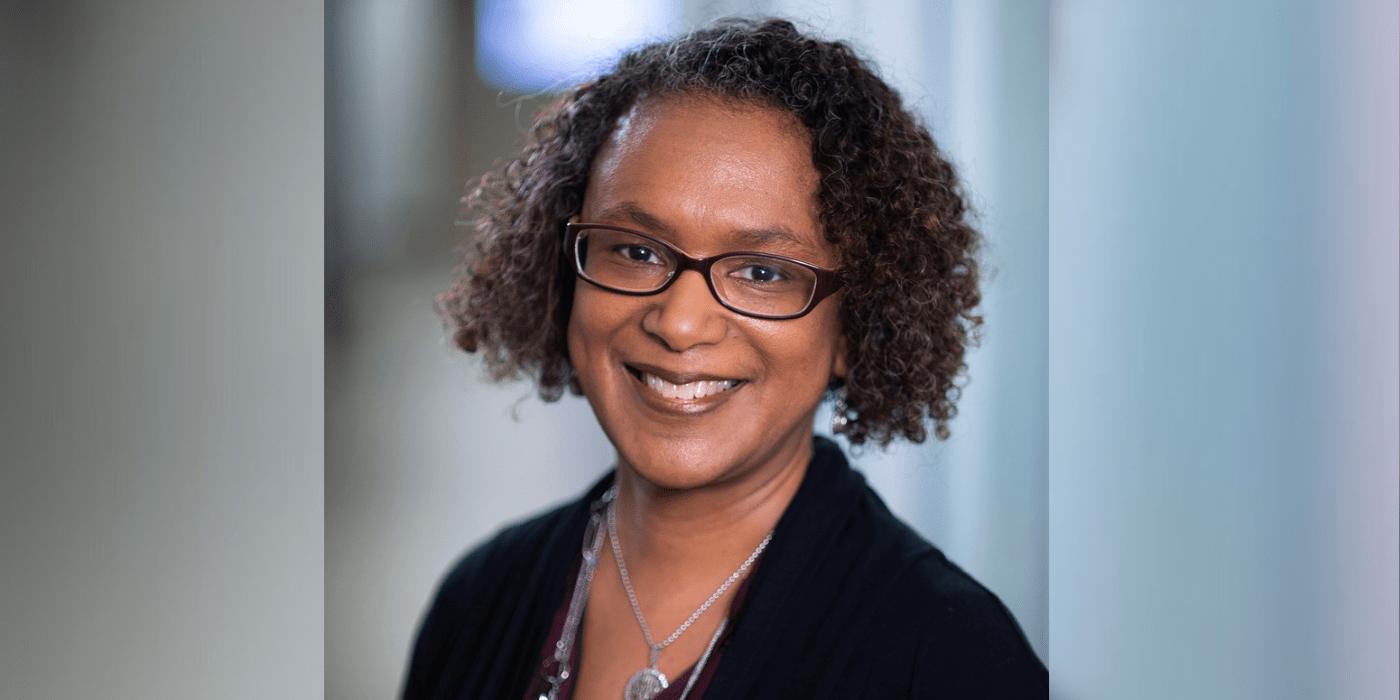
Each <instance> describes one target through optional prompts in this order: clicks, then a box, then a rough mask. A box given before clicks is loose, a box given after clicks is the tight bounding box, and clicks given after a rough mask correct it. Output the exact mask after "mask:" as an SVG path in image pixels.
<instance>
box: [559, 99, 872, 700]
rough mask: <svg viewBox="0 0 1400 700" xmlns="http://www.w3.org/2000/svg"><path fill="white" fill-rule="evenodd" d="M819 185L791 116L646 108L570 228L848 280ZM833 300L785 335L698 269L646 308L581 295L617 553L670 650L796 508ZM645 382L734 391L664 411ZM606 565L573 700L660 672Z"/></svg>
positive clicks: (762, 109)
mask: <svg viewBox="0 0 1400 700" xmlns="http://www.w3.org/2000/svg"><path fill="white" fill-rule="evenodd" d="M817 185H818V175H817V172H816V170H815V168H814V167H813V165H812V158H811V151H810V146H809V145H808V140H807V137H806V134H805V132H804V130H803V129H802V127H801V125H800V124H799V123H797V121H796V120H795V118H794V117H792V116H791V115H790V114H787V113H786V112H783V111H780V110H776V109H773V108H771V107H767V106H755V105H747V104H742V103H735V102H732V101H725V100H718V99H714V98H704V97H695V96H671V97H666V98H661V99H650V100H644V101H642V102H640V103H639V104H638V105H636V106H635V107H634V108H633V109H632V110H631V111H630V112H629V113H628V114H627V115H625V116H624V117H623V119H622V120H620V122H619V126H618V128H617V129H616V130H615V132H614V133H613V135H612V138H611V140H610V141H609V142H608V143H607V144H605V145H604V147H603V148H602V149H601V150H600V152H599V154H598V156H597V158H596V159H595V162H594V166H593V171H592V173H591V174H590V178H589V185H588V189H587V192H586V194H585V198H584V204H583V209H582V211H581V212H580V213H579V216H578V217H577V219H576V220H577V221H582V222H587V223H599V224H610V225H616V226H623V227H627V228H631V229H635V230H639V231H644V232H646V233H649V234H652V235H654V236H657V237H659V238H663V239H665V240H666V241H668V242H670V243H671V244H672V245H674V246H676V247H678V248H680V249H681V250H683V251H685V252H687V253H689V254H690V255H692V256H708V255H714V254H717V253H723V252H728V251H733V250H757V251H763V252H771V253H776V254H779V255H784V256H787V257H791V258H795V259H798V260H803V261H806V262H809V263H812V264H815V265H819V266H821V267H825V268H836V267H838V266H839V259H838V255H837V252H836V250H835V249H834V247H833V246H831V245H830V244H829V243H828V242H827V241H826V240H825V238H824V236H823V235H822V229H821V224H820V220H819V217H818V210H817V200H816V193H817ZM839 298H840V295H839V294H837V295H834V296H832V297H829V298H827V299H825V300H823V301H822V302H821V303H820V304H818V306H817V307H816V308H815V309H814V310H813V311H812V312H811V313H809V314H808V315H806V316H803V317H802V318H798V319H790V320H783V321H773V320H760V319H754V318H749V317H746V316H743V315H740V314H737V313H735V312H732V311H729V310H727V309H725V308H724V307H723V306H721V305H720V304H719V302H717V301H716V300H715V299H714V297H713V296H712V295H711V294H710V291H709V288H708V287H707V286H706V283H705V280H704V279H703V278H702V277H701V276H700V275H699V274H698V273H696V272H694V271H687V272H685V273H682V274H681V275H680V277H679V278H678V279H677V280H676V281H675V282H674V283H673V284H672V285H671V286H670V287H669V288H668V289H667V290H666V291H664V292H662V293H660V294H656V295H652V296H640V297H638V296H625V295H621V294H615V293H612V292H609V291H606V290H603V289H599V288H597V287H594V286H593V285H590V284H588V283H586V282H583V281H581V280H580V281H577V283H576V288H575V297H574V304H573V309H572V312H571V317H570V321H569V354H570V358H571V359H572V361H573V364H574V367H575V368H576V370H577V372H578V378H579V383H580V385H581V386H582V388H583V391H584V394H585V395H586V396H587V397H588V400H589V402H590V404H591V405H592V407H593V410H594V413H595V414H596V415H597V417H598V420H599V422H600V423H601V424H602V427H603V430H604V432H605V433H607V435H608V437H609V438H610V439H611V440H612V443H613V445H614V446H615V447H616V448H617V454H618V472H617V482H618V491H619V493H618V502H617V522H618V537H619V541H620V544H621V546H622V550H623V554H624V557H625V560H626V563H627V567H628V571H629V574H630V577H631V580H632V584H633V587H634V589H635V591H636V593H637V597H638V600H639V602H640V605H641V607H642V612H643V614H644V615H645V616H646V620H647V624H648V626H649V627H650V628H651V630H652V633H653V638H654V639H656V640H657V641H658V642H659V641H662V640H664V639H665V638H666V637H667V636H669V635H670V634H671V632H672V631H673V630H675V629H676V628H677V627H678V626H679V625H680V624H681V623H682V622H683V621H684V620H685V619H686V618H687V617H689V616H690V614H691V613H692V612H693V611H694V610H695V609H696V607H698V606H699V605H700V604H701V603H702V602H704V601H705V600H706V599H707V598H708V597H709V596H710V594H711V593H713V592H714V590H715V589H716V588H718V587H719V585H720V583H722V582H723V581H724V580H725V579H726V578H728V576H729V575H730V574H731V573H733V572H734V570H735V569H737V568H738V566H739V564H741V563H742V562H743V561H744V559H745V558H747V557H748V555H749V553H750V552H752V551H753V549H754V547H756V546H757V545H758V543H759V542H760V541H761V540H762V539H763V537H764V536H765V535H767V534H768V532H769V531H771V530H772V528H773V527H774V525H776V524H777V521H778V518H779V517H780V516H781V515H782V513H783V511H784V510H785V509H786V508H787V505H788V503H789V502H790V501H791V500H792V497H793V495H794V494H795V493H796V492H797V488H798V486H799V485H800V484H801V481H802V477H803V475H804V474H805V472H806V468H807V463H808V461H809V460H810V458H811V443H812V417H813V414H814V413H815V411H816V408H817V405H818V403H819V402H820V400H821V397H822V394H823V392H824V390H825V389H826V387H827V386H828V384H829V382H830V381H831V379H832V378H833V377H840V376H844V374H845V371H846V365H845V348H844V346H843V343H842V340H841V333H840V324H839V320H838V317H837V310H838V305H839ZM645 373H649V374H654V375H656V376H658V377H661V378H663V379H666V380H668V381H670V382H672V383H675V384H682V383H685V382H689V381H693V380H736V381H737V384H736V385H735V386H734V387H733V388H731V389H728V390H727V391H723V392H720V393H718V394H714V395H711V396H708V397H703V398H699V399H690V400H681V399H667V398H665V397H663V396H662V395H661V394H659V393H657V392H656V391H654V390H653V389H651V388H649V387H648V386H647V384H646V382H645V381H644V374H645ZM639 375H643V376H639ZM603 549H604V556H603V561H602V562H601V563H600V564H599V567H598V569H597V574H596V577H595V579H594V583H593V587H592V591H591V592H590V595H589V600H588V606H587V608H586V611H585V615H584V623H583V624H584V626H583V640H582V648H581V650H580V669H579V675H578V677H577V682H578V685H577V686H576V689H575V693H576V697H578V698H582V699H584V700H588V699H591V698H606V699H607V700H617V698H619V697H621V693H622V689H623V686H624V684H625V683H626V681H627V679H628V678H629V677H631V675H632V674H633V673H634V672H636V671H637V670H639V669H641V668H643V667H644V666H646V664H647V660H648V647H647V645H646V642H645V641H644V639H643V637H642V634H641V629H640V627H639V626H638V624H637V621H636V618H635V616H634V615H633V613H632V610H631V607H630V605H629V603H628V601H627V598H626V594H625V592H624V589H623V586H622V581H621V577H620V576H619V575H618V572H617V567H616V564H615V563H614V561H613V560H612V553H611V551H610V548H609V547H606V546H605V547H604V548H603ZM736 587H737V586H736ZM733 593H734V589H731V590H730V591H729V592H727V593H726V594H725V595H724V596H723V597H722V598H720V599H719V600H718V601H716V602H715V604H714V605H713V607H712V608H711V609H710V611H708V612H706V613H705V614H704V615H702V616H701V617H700V618H699V620H697V621H696V622H695V623H694V624H693V625H692V626H691V627H690V629H688V630H687V631H686V632H685V633H684V634H682V635H681V636H680V637H679V638H678V639H677V640H676V641H675V642H674V643H673V644H671V645H670V646H668V647H667V648H666V649H665V650H664V651H663V652H662V654H661V662H660V667H661V670H662V671H663V672H664V673H665V674H666V675H667V676H668V677H669V678H672V679H674V678H676V677H677V676H678V675H679V674H680V673H682V672H684V671H685V669H687V668H689V667H690V666H691V665H692V664H693V663H695V661H696V660H697V659H699V657H700V655H701V654H702V653H703V652H704V648H705V646H706V645H707V644H708V642H709V639H710V636H711V635H712V634H713V633H714V631H715V629H716V628H717V626H718V625H719V622H720V620H721V619H722V617H723V616H724V611H726V610H727V609H728V605H729V601H730V600H731V599H732V597H733Z"/></svg>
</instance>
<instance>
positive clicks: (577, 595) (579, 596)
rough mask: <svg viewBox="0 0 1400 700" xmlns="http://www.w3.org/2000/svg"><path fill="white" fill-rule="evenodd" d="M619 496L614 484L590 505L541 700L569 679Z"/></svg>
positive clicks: (552, 695)
mask: <svg viewBox="0 0 1400 700" xmlns="http://www.w3.org/2000/svg"><path fill="white" fill-rule="evenodd" d="M616 496H617V487H616V486H614V487H612V488H610V489H608V491H607V493H604V494H603V497H602V498H599V499H598V500H596V501H594V502H593V504H592V506H591V507H590V508H589V510H590V513H589V517H588V528H587V529H586V530H584V533H583V564H582V565H580V566H579V569H578V578H577V579H576V580H575V581H574V594H573V597H571V598H569V611H568V612H567V613H565V615H564V628H563V629H562V630H561V631H560V633H559V641H557V642H555V643H554V672H553V673H549V672H548V671H546V672H545V673H544V679H545V681H546V682H548V683H549V689H548V690H546V691H545V692H543V693H540V697H539V700H555V699H556V698H557V697H558V696H559V688H560V687H561V686H563V685H564V681H566V680H568V679H569V656H570V655H571V654H572V653H573V647H574V637H575V636H577V632H578V625H579V623H580V622H582V620H583V608H584V605H585V604H586V603H587V602H588V591H589V589H590V588H592V587H593V572H594V571H595V570H596V569H597V568H598V559H599V555H600V554H602V553H603V528H602V524H603V522H602V521H603V509H604V508H606V507H607V505H608V504H609V503H611V502H612V500H613V498H615V497H616Z"/></svg>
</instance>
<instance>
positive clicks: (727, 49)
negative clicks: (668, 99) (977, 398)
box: [438, 19, 982, 446]
mask: <svg viewBox="0 0 1400 700" xmlns="http://www.w3.org/2000/svg"><path fill="white" fill-rule="evenodd" d="M676 93H681V94H699V95H709V96H713V97H718V98H727V99H732V100H737V101H742V102H746V103H757V104H761V105H765V106H771V107H776V108H779V109H783V110H786V111H788V112H790V113H792V114H793V115H795V116H796V117H797V118H798V120H799V121H800V122H801V123H802V124H803V125H804V126H805V127H806V130H807V131H808V133H809V134H810V137H811V145H812V159H813V165H814V166H815V168H816V171H817V173H818V175H819V177H820V185H819V189H818V195H817V197H818V210H819V212H820V221H821V224H822V227H823V231H824V233H825V236H826V238H827V239H828V240H829V241H830V242H831V243H832V244H834V245H835V246H836V249H837V250H838V251H839V256H840V260H841V261H842V270H841V272H842V279H843V280H844V282H845V286H844V292H845V293H844V294H843V295H841V297H840V299H841V302H840V303H841V309H840V313H839V318H840V323H841V328H842V332H843V334H844V335H845V340H846V348H847V358H846V359H847V365H848V370H847V374H846V377H845V378H844V380H836V381H835V382H834V383H833V385H832V386H831V387H830V389H829V391H828V396H829V397H830V396H831V395H832V394H833V393H834V392H836V391H838V390H840V389H844V401H845V405H846V407H847V411H848V415H849V421H848V423H847V425H846V428H845V431H844V432H845V434H846V436H847V438H848V439H849V440H850V441H851V443H853V444H861V443H863V442H865V441H866V440H875V441H878V442H879V444H880V445H882V446H884V445H888V444H889V442H890V441H891V440H892V439H894V438H897V437H903V438H905V439H908V440H910V441H912V442H916V443H917V442H923V441H924V439H925V438H926V437H927V433H926V425H927V423H928V421H930V420H931V421H932V423H933V426H934V435H936V436H937V437H938V438H940V439H946V438H947V437H948V434H949V432H948V421H949V420H950V419H951V418H952V417H953V415H954V414H955V413H956V410H957V409H956V406H955V403H956V401H957V399H958V397H959V394H960V386H959V384H960V382H959V379H960V377H961V376H962V375H963V373H964V371H965V369H966V364H965V363H964V361H963V355H964V351H965V349H966V348H967V347H968V346H969V345H972V344H974V343H975V342H976V335H977V330H978V328H979V326H980V325H981V322H982V319H981V317H980V316H979V315H976V314H975V313H974V309H975V308H976V307H977V305H978V303H979V302H980V300H981V295H980V292H979V291H978V281H979V280H978V262H977V253H978V249H979V246H980V236H979V234H978V232H977V231H976V230H975V229H974V228H973V227H972V226H971V224H970V223H969V221H968V219H970V218H971V214H970V211H969V208H968V205H967V204H966V202H965V201H964V196H963V193H962V188H961V185H960V184H959V181H958V179H957V176H956V174H955V172H954V169H953V166H952V165H951V164H950V163H949V162H948V161H947V160H946V159H945V158H944V157H943V156H942V154H941V153H940V152H939V149H938V147H937V145H935V144H934V141H933V138H932V137H931V136H930V135H929V133H928V131H927V130H926V129H925V128H924V127H923V126H922V125H921V124H920V123H919V122H918V120H917V119H916V118H915V117H914V116H913V115H912V114H910V112H909V111H908V110H906V109H905V108H904V106H903V104H902V102H901V100H900V97H899V95H898V93H896V92H895V91H894V90H893V89H891V88H890V87H889V86H888V85H886V84H885V83H884V81H882V80H881V79H880V78H879V77H878V76H877V75H876V73H875V71H874V70H873V69H872V68H871V67H870V66H869V65H867V64H866V63H865V62H864V61H862V60H861V59H860V58H859V57H858V56H857V55H856V54H855V53H854V52H853V51H852V50H851V48H850V47H849V46H847V45H846V44H844V43H841V42H828V41H821V40H817V39H812V38H809V37H806V36H803V35H802V34H801V33H799V32H798V31H797V29H796V28H795V27H794V26H793V25H792V24H791V23H789V22H786V21H783V20H778V19H767V20H747V19H726V20H720V21H719V22H717V23H715V24H714V25H711V26H710V27H707V28H705V29H701V30H699V31H696V32H693V33H691V34H688V35H686V36H683V37H680V38H678V39H675V40H673V41H670V42H666V43H658V44H653V45H650V46H646V47H643V48H641V49H638V50H636V51H633V52H632V53H629V54H627V55H625V56H623V57H622V58H621V59H620V60H619V62H618V64H617V66H616V67H615V68H614V69H613V71H612V72H611V73H608V74H606V75H602V76H600V77H598V78H597V79H595V80H592V81H589V82H586V83H583V84H581V85H578V86H576V87H574V88H572V89H571V90H569V91H568V92H566V93H565V94H564V95H563V97H562V98H561V99H559V100H558V101H557V102H555V103H554V104H552V105H551V106H549V107H547V108H545V109H544V110H543V112H542V113H541V114H540V115H539V116H538V118H537V119H536V121H535V123H534V126H533V128H532V130H531V132H530V135H529V138H528V140H527V142H526V145H525V147H524V149H523V150H522V152H521V153H520V155H519V157H517V158H516V159H515V160H514V161H511V162H509V163H508V164H506V165H505V166H504V167H502V168H501V169H500V170H499V171H497V172H493V173H489V174H487V175H486V176H484V177H483V178H482V179H481V182H480V184H479V186H478V187H476V188H475V189H474V190H473V191H472V192H471V194H470V195H469V196H468V197H466V198H465V201H466V207H467V213H468V215H469V216H472V217H475V218H476V219H477V220H476V223H475V236H474V241H475V246H474V250H473V251H471V252H470V254H469V255H468V256H467V259H466V261H465V262H463V263H462V265H461V266H460V267H459V268H458V277H457V280H456V282H455V283H454V284H453V286H452V288H451V289H450V290H449V291H448V292H445V293H443V294H442V295H440V296H439V297H438V309H439V311H440V313H442V315H443V317H444V318H445V319H446V320H447V322H448V323H449V324H450V325H452V326H453V327H454V329H455V330H454V333H453V339H454V341H455V342H456V344H457V345H458V346H459V347H461V348H462V349H463V350H465V351H467V352H476V351H478V350H481V351H483V352H484V357H483V359H484V361H485V364H486V366H487V368H488V369H489V371H490V374H491V376H492V377H493V378H494V379H496V380H498V381H499V380H503V379H508V378H511V377H517V376H520V375H522V374H525V375H528V376H531V377H533V378H534V380H535V381H536V383H537V386H538V388H539V393H540V396H541V397H542V398H543V399H544V400H546V401H554V400H557V399H558V398H559V397H560V396H562V395H563V392H564V389H565V388H566V387H568V388H570V389H571V390H572V391H573V392H574V393H579V392H580V389H579V386H578V384H577V382H576V381H575V374H574V369H573V366H572V364H571V363H570V360H569V352H568V346H567V330H568V322H569V314H570V310H571V305H572V301H573V285H574V279H573V278H574V272H573V270H572V268H571V267H569V266H568V264H567V263H566V261H565V256H564V255H563V251H562V247H563V240H562V238H563V237H562V232H563V224H564V223H565V221H566V220H567V219H568V218H569V217H570V216H573V215H575V214H577V213H578V212H579V210H580V208H581V207H582V204H583V197H584V190H585V187H586V186H587V184H588V175H589V171H590V168H591V167H592V164H593V158H594V154H595V153H597V151H598V149H599V147H600V146H601V145H602V144H603V143H604V142H605V141H606V140H607V139H608V138H609V137H610V136H611V134H612V132H613V129H614V128H615V126H616V123H617V120H618V119H619V117H621V116H622V115H623V114H624V113H626V112H627V111H628V110H630V109H631V108H632V107H633V106H634V105H635V104H636V103H637V102H638V101H639V100H642V99H646V98H652V97H657V96H660V95H666V94H676ZM470 240H472V239H469V241H470Z"/></svg>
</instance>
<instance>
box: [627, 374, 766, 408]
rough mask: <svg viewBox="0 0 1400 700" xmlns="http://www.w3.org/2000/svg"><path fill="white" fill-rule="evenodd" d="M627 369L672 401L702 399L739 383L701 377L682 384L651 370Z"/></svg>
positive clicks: (730, 380) (727, 389) (650, 387)
mask: <svg viewBox="0 0 1400 700" xmlns="http://www.w3.org/2000/svg"><path fill="white" fill-rule="evenodd" d="M627 370H628V372H630V373H631V374H632V376H634V377H636V378H638V379H640V380H642V382H643V383H644V384H646V385H647V388H649V389H651V390H652V391H654V392H656V393H657V394H659V395H660V396H661V397H662V398H665V399H670V400H673V401H694V400H696V399H703V398H705V397H707V396H714V395H715V394H719V393H722V392H726V391H729V390H730V389H733V388H734V387H736V386H738V385H739V383H740V382H739V380H737V379H702V380H697V381H693V382H686V383H684V384H676V383H674V382H671V381H667V380H665V379H662V378H661V377H658V376H656V375H655V374H652V373H651V372H647V371H644V370H640V369H637V368H635V367H628V368H627Z"/></svg>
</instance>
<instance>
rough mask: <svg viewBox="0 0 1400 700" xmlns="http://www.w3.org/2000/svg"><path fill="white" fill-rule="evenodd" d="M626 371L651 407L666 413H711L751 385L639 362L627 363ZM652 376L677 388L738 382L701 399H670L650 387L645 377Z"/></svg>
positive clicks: (716, 376)
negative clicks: (695, 383) (711, 383)
mask: <svg viewBox="0 0 1400 700" xmlns="http://www.w3.org/2000/svg"><path fill="white" fill-rule="evenodd" d="M623 368H624V369H625V370H626V371H627V374H628V375H630V376H631V377H632V379H633V380H635V381H636V383H637V384H636V386H637V389H638V391H639V393H640V394H641V396H642V397H643V399H644V400H645V401H646V402H647V403H648V404H650V405H652V406H654V407H656V408H660V409H663V410H669V411H677V410H679V411H681V412H683V413H702V412H705V411H709V410H711V409H713V408H715V407H717V406H719V405H720V404H721V403H724V402H726V401H728V400H729V399H730V397H732V396H733V395H734V393H735V392H736V391H738V390H739V389H741V388H743V386H744V385H745V384H747V383H748V382H747V380H744V379H740V378H737V377H726V376H722V375H719V374H710V373H705V372H676V371H672V370H668V369H665V368H663V367H657V366H655V365H648V364H644V363H637V362H626V363H623ZM648 374H650V375H653V376H655V377H657V378H659V379H662V380H665V381H667V382H669V383H671V384H677V385H682V384H690V383H691V382H707V381H709V382H713V381H730V382H734V386H732V387H729V388H728V389H725V390H724V391H720V392H716V393H713V394H709V395H707V396H702V397H699V398H689V399H683V398H668V397H666V396H662V395H661V394H660V393H658V392H657V391H656V390H654V389H652V388H651V387H649V386H647V381H646V377H645V375H648Z"/></svg>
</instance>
